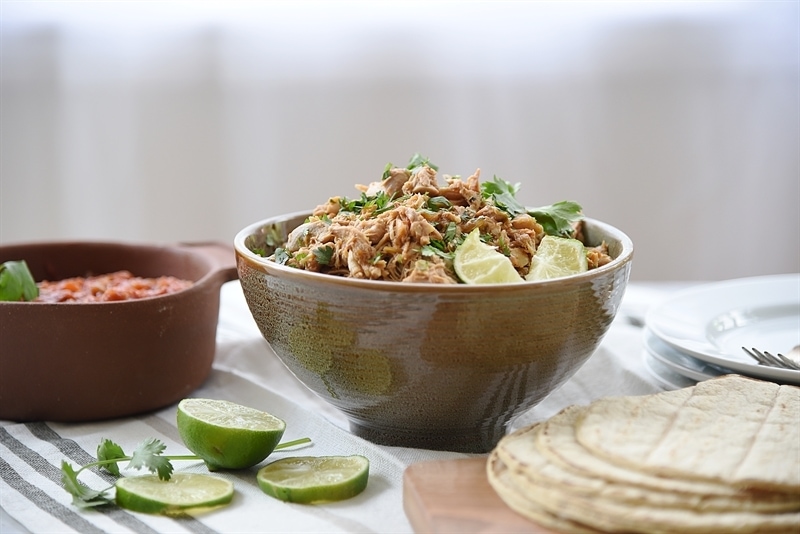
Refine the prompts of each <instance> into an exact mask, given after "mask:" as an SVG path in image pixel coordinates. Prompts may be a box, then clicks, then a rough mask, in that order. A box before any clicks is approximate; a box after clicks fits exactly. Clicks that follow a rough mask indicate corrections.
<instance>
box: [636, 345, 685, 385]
mask: <svg viewBox="0 0 800 534" xmlns="http://www.w3.org/2000/svg"><path fill="white" fill-rule="evenodd" d="M644 366H645V367H646V368H647V370H648V371H650V374H651V375H652V377H653V378H655V379H656V381H658V383H659V384H661V386H662V387H663V388H665V389H668V390H669V389H682V388H685V387H689V386H693V385H695V384H696V383H697V382H696V381H695V380H692V379H690V378H686V377H685V376H683V375H681V374H678V373H676V372H674V371H672V369H670V368H669V367H668V366H666V365H664V364H663V363H662V362H661V361H660V360H658V359H656V358H654V357H653V355H652V354H650V353H647V352H645V354H644Z"/></svg>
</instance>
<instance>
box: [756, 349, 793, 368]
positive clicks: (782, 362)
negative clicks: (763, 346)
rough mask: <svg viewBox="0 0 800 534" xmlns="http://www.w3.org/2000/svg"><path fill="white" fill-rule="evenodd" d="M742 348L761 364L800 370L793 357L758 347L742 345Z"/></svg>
mask: <svg viewBox="0 0 800 534" xmlns="http://www.w3.org/2000/svg"><path fill="white" fill-rule="evenodd" d="M742 350H743V351H745V352H746V353H747V354H748V355H749V356H750V357H751V358H753V359H754V360H755V361H757V362H758V364H759V365H767V366H769V367H777V368H779V369H792V370H794V371H800V365H798V364H797V363H796V362H794V361H792V360H791V359H789V358H787V357H786V356H784V355H783V354H778V355H777V356H775V355H773V354H772V353H770V352H767V351H764V352H761V351H760V350H758V349H756V348H750V349H748V348H747V347H742Z"/></svg>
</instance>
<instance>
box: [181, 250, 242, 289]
mask: <svg viewBox="0 0 800 534" xmlns="http://www.w3.org/2000/svg"><path fill="white" fill-rule="evenodd" d="M178 247H179V248H183V249H186V250H189V251H191V252H193V253H196V254H198V255H200V256H203V257H204V258H206V259H207V260H208V261H209V262H210V263H211V265H212V268H211V271H210V273H211V274H210V275H211V276H214V277H216V278H219V284H220V285H222V284H224V283H225V282H230V281H231V280H237V279H238V278H239V273H238V271H237V270H236V254H235V252H234V250H233V245H230V244H227V243H222V242H219V241H190V242H185V243H179V244H178Z"/></svg>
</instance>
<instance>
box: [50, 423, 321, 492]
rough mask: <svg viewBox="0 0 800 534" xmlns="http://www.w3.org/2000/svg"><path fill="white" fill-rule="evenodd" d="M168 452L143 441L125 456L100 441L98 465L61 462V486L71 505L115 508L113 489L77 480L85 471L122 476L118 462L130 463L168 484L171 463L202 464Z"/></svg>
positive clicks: (159, 444) (157, 442) (152, 440)
mask: <svg viewBox="0 0 800 534" xmlns="http://www.w3.org/2000/svg"><path fill="white" fill-rule="evenodd" d="M310 441H311V440H310V439H309V438H301V439H297V440H294V441H287V442H285V443H279V444H278V445H277V446H276V447H275V450H278V449H283V448H286V447H293V446H295V445H301V444H303V443H308V442H310ZM165 449H166V445H164V443H163V442H162V441H160V440H158V439H155V438H149V439H146V440H144V441H142V442H141V443H140V444H139V445H138V446H137V447H136V450H135V451H133V454H131V455H130V456H128V455H126V454H125V452H124V451H123V450H122V447H120V446H119V445H117V444H116V443H114V442H113V441H111V440H109V439H103V440H101V441H100V445H98V446H97V461H96V462H92V463H89V464H86V465H84V466H83V467H81V468H80V469H78V470H77V471H76V470H75V468H74V467H73V466H72V464H70V463H69V462H67V461H66V460H62V461H61V483H62V484H63V485H64V489H65V490H67V492H68V493H69V494H70V495H72V504H74V505H75V506H77V507H79V508H90V507H94V506H101V505H104V504H112V503H113V502H114V499H113V497H110V496H109V494H108V492H109V491H110V490H111V489H113V488H114V486H113V485H112V486H109V487H108V488H106V489H104V490H99V491H98V490H93V489H91V488H89V487H88V486H86V485H85V484H83V483H82V482H80V481H79V480H78V475H80V474H81V472H82V471H84V470H86V469H89V468H92V467H99V468H101V469H104V470H106V471H108V472H109V473H111V474H112V475H114V476H117V477H118V476H121V475H120V471H119V466H118V465H117V464H118V463H119V462H128V466H127V468H128V469H142V468H145V469H147V470H148V471H150V472H151V473H154V474H157V475H158V478H160V479H161V480H169V479H170V478H171V477H172V471H173V467H172V461H173V460H191V461H202V458H200V457H199V456H195V455H194V454H182V455H177V456H174V455H173V456H162V455H161V453H163V452H164V450H165Z"/></svg>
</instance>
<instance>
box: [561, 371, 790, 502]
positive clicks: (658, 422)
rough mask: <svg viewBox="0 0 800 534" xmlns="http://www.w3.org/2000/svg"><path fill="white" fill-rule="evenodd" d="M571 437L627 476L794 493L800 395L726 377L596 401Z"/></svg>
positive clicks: (743, 379)
mask: <svg viewBox="0 0 800 534" xmlns="http://www.w3.org/2000/svg"><path fill="white" fill-rule="evenodd" d="M678 392H682V393H678ZM686 392H688V395H687V394H686ZM575 436H576V439H577V441H578V443H580V444H581V445H582V446H583V447H584V448H586V449H587V450H588V451H590V452H591V453H592V454H593V455H595V456H598V457H601V458H604V459H606V460H607V461H609V462H610V463H614V464H617V465H621V466H626V467H627V468H629V469H631V470H635V471H641V472H645V473H651V474H655V475H660V476H663V477H670V478H678V479H684V480H686V479H689V480H704V481H708V482H717V483H722V484H728V485H731V486H734V487H737V488H756V489H763V490H772V491H781V492H787V493H800V388H798V387H794V386H779V385H778V384H774V383H771V382H764V381H760V380H755V379H750V378H745V377H741V376H738V375H725V376H722V377H719V378H715V379H711V380H706V381H704V382H700V383H698V384H697V385H695V386H693V387H691V388H685V389H683V390H677V391H674V392H667V393H659V394H655V395H649V396H643V397H612V398H606V399H601V400H598V401H595V402H593V403H592V404H591V405H590V406H588V407H587V408H586V410H584V411H583V412H582V413H581V414H580V415H579V417H578V420H577V422H576V425H575Z"/></svg>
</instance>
